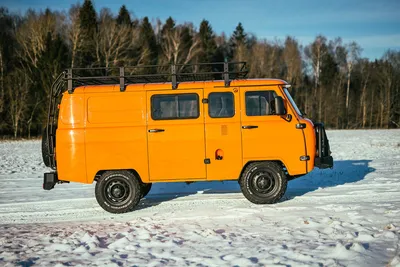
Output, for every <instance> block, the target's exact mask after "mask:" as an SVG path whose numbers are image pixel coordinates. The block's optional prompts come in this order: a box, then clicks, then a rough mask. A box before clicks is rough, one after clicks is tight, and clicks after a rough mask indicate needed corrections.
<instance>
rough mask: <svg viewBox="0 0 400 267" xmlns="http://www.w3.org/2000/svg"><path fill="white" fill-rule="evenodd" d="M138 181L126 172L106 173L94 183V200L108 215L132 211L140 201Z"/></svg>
mask: <svg viewBox="0 0 400 267" xmlns="http://www.w3.org/2000/svg"><path fill="white" fill-rule="evenodd" d="M140 183H141V182H140V180H139V178H138V177H136V176H135V175H134V174H133V173H131V172H128V171H107V172H105V173H103V174H102V175H101V176H100V178H99V180H98V181H97V183H96V189H95V194H96V200H97V202H98V203H99V205H100V206H101V207H102V208H103V209H104V210H106V211H108V212H110V213H125V212H129V211H132V210H133V209H134V208H135V207H136V206H137V205H138V204H139V201H140V197H141V194H142V193H141V187H140Z"/></svg>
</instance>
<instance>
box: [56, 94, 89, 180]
mask: <svg viewBox="0 0 400 267" xmlns="http://www.w3.org/2000/svg"><path fill="white" fill-rule="evenodd" d="M83 100H84V98H83V95H82V94H74V95H69V94H64V96H63V98H62V100H61V105H60V107H61V108H60V112H59V120H58V128H57V132H56V151H55V153H56V160H57V169H58V179H60V180H63V181H71V182H78V183H86V180H87V179H86V162H85V131H84V119H83V118H84V101H83Z"/></svg>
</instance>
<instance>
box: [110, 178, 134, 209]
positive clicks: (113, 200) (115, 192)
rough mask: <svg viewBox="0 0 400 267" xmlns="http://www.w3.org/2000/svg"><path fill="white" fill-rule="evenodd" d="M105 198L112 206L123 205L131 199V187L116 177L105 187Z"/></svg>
mask: <svg viewBox="0 0 400 267" xmlns="http://www.w3.org/2000/svg"><path fill="white" fill-rule="evenodd" d="M105 189H106V194H105V197H106V199H107V201H108V202H109V203H110V204H113V205H122V204H123V203H124V202H125V201H126V200H127V199H128V197H129V194H130V191H129V186H128V184H127V183H126V181H125V180H123V179H122V178H119V177H116V178H114V179H112V180H111V181H109V182H108V183H107V185H106V187H105Z"/></svg>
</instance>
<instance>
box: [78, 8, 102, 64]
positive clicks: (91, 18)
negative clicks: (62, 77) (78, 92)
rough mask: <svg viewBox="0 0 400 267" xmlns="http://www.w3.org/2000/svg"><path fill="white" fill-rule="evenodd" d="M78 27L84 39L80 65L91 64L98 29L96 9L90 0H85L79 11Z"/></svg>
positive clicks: (93, 58)
mask: <svg viewBox="0 0 400 267" xmlns="http://www.w3.org/2000/svg"><path fill="white" fill-rule="evenodd" d="M79 21H80V28H81V31H82V36H84V41H83V45H82V55H81V58H80V59H81V60H80V61H81V62H80V63H81V65H83V66H88V65H92V64H93V62H94V61H95V53H96V52H95V50H96V43H95V38H96V34H97V31H98V27H97V19H96V11H95V9H94V7H93V4H92V1H91V0H85V2H84V3H83V5H82V7H81V9H80V12H79Z"/></svg>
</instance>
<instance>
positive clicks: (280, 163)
mask: <svg viewBox="0 0 400 267" xmlns="http://www.w3.org/2000/svg"><path fill="white" fill-rule="evenodd" d="M254 162H276V163H278V164H279V165H281V166H282V169H283V171H284V172H285V174H286V175H287V176H289V173H288V171H287V168H286V166H285V164H284V163H283V162H282V161H281V160H249V161H248V162H246V164H245V165H244V166H243V168H242V170H241V171H240V175H239V178H238V179H240V177H242V175H243V172H244V171H245V169H246V168H247V166H249V165H250V164H252V163H254Z"/></svg>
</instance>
